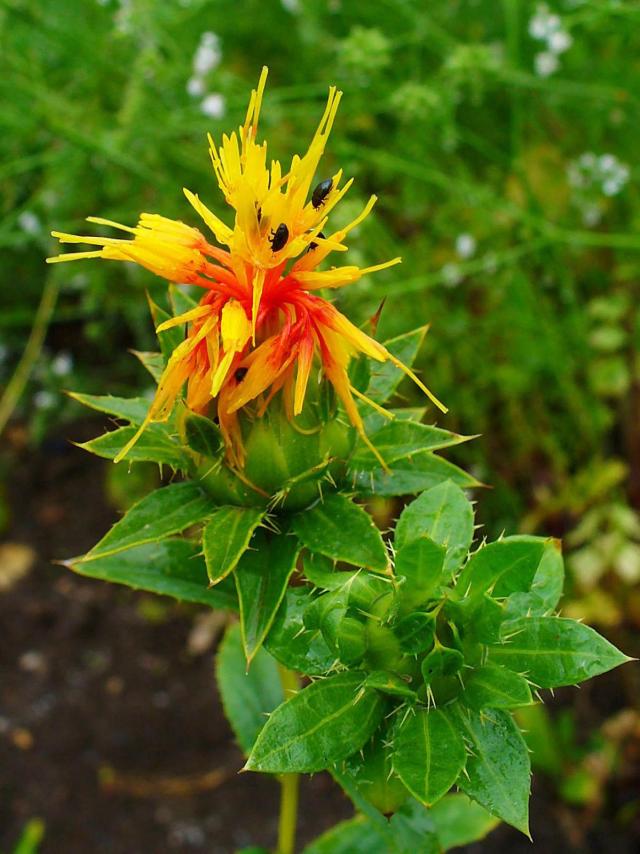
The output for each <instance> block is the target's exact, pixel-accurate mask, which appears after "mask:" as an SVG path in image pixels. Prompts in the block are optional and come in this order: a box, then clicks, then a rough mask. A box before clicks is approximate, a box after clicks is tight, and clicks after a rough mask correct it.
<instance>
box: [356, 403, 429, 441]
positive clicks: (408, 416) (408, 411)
mask: <svg viewBox="0 0 640 854" xmlns="http://www.w3.org/2000/svg"><path fill="white" fill-rule="evenodd" d="M385 412H388V413H389V415H393V417H394V418H395V420H396V421H416V422H422V420H423V418H424V417H425V415H426V412H427V407H426V406H403V407H402V408H401V409H397V408H394V407H385ZM365 413H366V414H365ZM362 421H363V423H364V429H365V430H366V432H367V436H373V435H374V433H377V432H378V430H382V428H383V427H384V426H385V425H387V424H388V423H389V418H388V417H387V416H386V415H383V414H382V413H380V412H375V411H374V410H372V409H371V407H369V406H367V407H366V409H364V410H363V412H362ZM365 447H366V445H365V444H364V443H363V442H362V440H361V439H360V440H358V439H356V448H365Z"/></svg>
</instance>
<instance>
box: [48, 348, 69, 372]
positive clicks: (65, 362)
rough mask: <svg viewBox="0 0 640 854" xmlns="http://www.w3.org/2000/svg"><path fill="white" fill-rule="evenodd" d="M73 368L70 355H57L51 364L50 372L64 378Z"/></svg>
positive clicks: (65, 353)
mask: <svg viewBox="0 0 640 854" xmlns="http://www.w3.org/2000/svg"><path fill="white" fill-rule="evenodd" d="M72 368H73V358H72V356H71V354H70V353H67V352H66V351H63V352H62V353H58V355H57V356H55V357H54V359H53V360H52V362H51V370H52V371H53V373H54V374H55V375H56V376H57V377H66V376H67V374H70V373H71V369H72Z"/></svg>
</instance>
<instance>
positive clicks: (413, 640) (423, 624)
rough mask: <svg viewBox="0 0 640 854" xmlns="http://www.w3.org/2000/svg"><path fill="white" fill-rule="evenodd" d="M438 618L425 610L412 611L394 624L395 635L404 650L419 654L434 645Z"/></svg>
mask: <svg viewBox="0 0 640 854" xmlns="http://www.w3.org/2000/svg"><path fill="white" fill-rule="evenodd" d="M435 629H436V618H435V616H434V615H433V614H427V613H425V612H423V611H412V612H411V613H410V614H406V615H405V616H404V617H401V618H400V619H399V620H395V621H394V622H393V624H392V630H393V633H394V635H395V636H396V637H397V638H398V640H399V641H400V648H401V649H402V650H403V651H404V652H410V653H413V654H414V655H419V654H420V653H421V652H426V651H427V650H428V649H431V647H432V646H433V638H434V635H435Z"/></svg>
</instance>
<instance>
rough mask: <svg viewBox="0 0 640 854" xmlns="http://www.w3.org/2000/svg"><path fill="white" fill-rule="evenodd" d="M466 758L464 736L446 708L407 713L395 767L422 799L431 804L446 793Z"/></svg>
mask: <svg viewBox="0 0 640 854" xmlns="http://www.w3.org/2000/svg"><path fill="white" fill-rule="evenodd" d="M465 759H466V753H465V747H464V742H463V740H462V736H461V735H460V732H459V731H458V729H457V728H456V727H455V726H454V724H453V723H452V722H451V721H450V720H449V718H448V716H447V715H446V714H445V713H444V712H441V711H439V710H438V709H429V710H428V711H424V710H422V709H420V710H417V711H416V712H415V713H414V714H411V712H407V713H406V717H405V719H404V721H403V722H402V723H401V724H400V726H399V727H398V729H397V731H396V735H395V739H394V742H393V768H394V771H395V772H396V774H397V775H398V776H399V777H400V779H401V780H402V782H403V783H404V784H405V786H406V787H407V789H408V790H409V791H410V792H411V794H412V795H413V796H414V797H415V798H417V799H418V800H419V801H420V802H421V803H423V804H425V805H426V806H431V804H434V803H435V802H436V801H439V800H440V798H441V797H443V795H446V794H447V792H448V791H449V789H450V788H451V787H452V786H453V784H454V783H455V782H456V780H457V779H458V776H459V775H460V772H461V771H462V769H463V768H464V764H465Z"/></svg>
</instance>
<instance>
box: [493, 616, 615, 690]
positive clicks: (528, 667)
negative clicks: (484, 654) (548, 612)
mask: <svg viewBox="0 0 640 854" xmlns="http://www.w3.org/2000/svg"><path fill="white" fill-rule="evenodd" d="M503 632H505V633H508V637H506V638H505V640H504V642H503V643H502V644H500V645H495V646H491V647H489V659H490V660H491V661H493V662H494V663H496V664H502V665H504V666H505V667H509V668H510V669H511V670H514V671H516V672H517V673H523V674H525V675H526V677H527V678H528V679H529V680H530V681H531V682H533V683H534V684H535V685H537V686H539V687H540V688H556V687H558V686H560V685H575V684H576V683H577V682H583V681H584V680H585V679H590V678H591V677H592V676H597V675H598V674H600V673H606V671H607V670H612V669H613V668H614V667H617V666H618V665H619V664H624V663H625V662H626V661H630V659H629V658H628V657H627V656H626V655H624V653H622V652H620V650H619V649H616V648H615V646H613V644H611V643H609V641H608V640H605V639H604V638H603V637H601V636H600V635H599V634H598V633H597V632H596V631H595V630H594V629H592V628H590V627H589V626H584V625H582V623H577V622H576V621H575V620H568V619H565V618H564V617H523V618H521V619H519V620H512V621H510V622H508V623H505V624H504V626H503Z"/></svg>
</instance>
